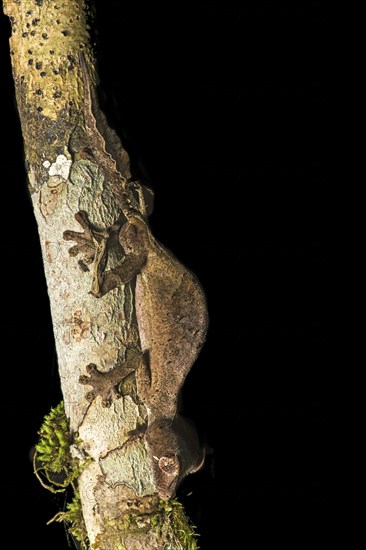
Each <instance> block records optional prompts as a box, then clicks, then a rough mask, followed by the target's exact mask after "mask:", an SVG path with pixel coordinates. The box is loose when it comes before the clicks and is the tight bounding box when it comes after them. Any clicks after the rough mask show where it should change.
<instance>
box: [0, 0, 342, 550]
mask: <svg viewBox="0 0 366 550" xmlns="http://www.w3.org/2000/svg"><path fill="white" fill-rule="evenodd" d="M97 8H98V28H99V35H98V51H99V54H100V58H99V59H100V75H101V80H102V86H103V90H104V92H105V94H106V97H107V98H108V103H107V111H108V115H109V118H110V120H111V121H112V122H113V124H114V125H115V127H116V128H118V129H120V128H121V127H123V128H125V129H126V131H127V133H128V135H129V138H130V143H131V147H132V150H135V151H137V152H138V153H139V155H140V157H141V159H142V161H143V163H144V166H145V168H146V170H147V172H148V173H149V176H150V179H151V185H152V186H153V188H154V190H155V199H156V200H155V211H154V214H153V216H152V218H151V224H152V228H153V231H154V233H155V235H156V236H157V237H158V238H159V240H161V241H162V242H163V243H164V244H165V245H166V246H167V247H169V248H170V249H171V250H173V251H174V253H175V254H176V255H177V257H178V258H179V259H180V260H182V261H183V262H184V263H185V264H186V265H187V266H189V267H190V268H191V269H192V271H194V273H196V274H197V275H198V277H199V279H200V280H201V282H202V285H203V287H204V288H205V290H206V293H207V298H208V305H209V312H210V319H211V324H210V329H209V334H208V339H207V343H206V345H205V347H204V349H203V351H202V352H201V354H200V356H199V359H198V361H197V363H196V365H195V367H194V368H193V370H192V372H191V373H190V375H189V377H188V379H187V382H186V384H185V387H184V403H185V410H186V414H187V415H189V416H191V417H192V418H193V419H194V420H195V421H196V424H197V426H198V429H199V431H200V433H201V434H202V436H203V437H205V439H206V441H207V444H208V446H209V448H210V449H211V453H210V454H209V455H208V457H207V462H206V466H205V468H204V469H203V471H201V472H200V473H198V474H195V475H194V476H191V477H189V478H188V479H187V480H186V481H185V482H184V484H182V486H181V488H180V490H179V495H178V496H179V497H180V499H181V501H182V502H184V504H185V505H186V509H187V512H188V513H189V515H190V517H191V519H192V520H193V522H194V523H195V524H196V525H197V528H198V532H199V533H200V535H201V537H200V545H201V548H202V550H210V549H212V548H237V547H238V546H240V547H243V548H248V549H255V548H266V547H267V545H269V544H271V546H272V545H276V546H278V547H281V548H298V547H299V546H300V545H301V544H303V543H304V544H306V545H307V546H308V547H309V546H310V545H311V546H312V545H313V542H314V541H315V540H316V541H317V542H318V543H320V544H321V543H323V542H324V544H326V543H328V545H329V543H330V541H331V540H333V538H334V540H338V541H339V540H340V538H341V534H342V533H341V521H340V517H339V514H340V512H339V495H340V492H341V482H340V480H339V470H340V464H339V458H337V456H339V445H340V444H339V441H340V439H341V437H342V433H343V431H344V429H345V428H344V425H343V418H342V413H341V409H342V407H341V402H342V400H344V399H345V391H346V390H345V389H344V388H343V386H342V381H341V378H340V373H339V370H338V368H337V367H336V365H337V364H338V362H339V361H342V356H343V350H342V347H341V339H340V338H339V334H338V333H337V330H338V329H337V326H338V321H337V315H338V310H337V307H338V306H337V300H336V299H335V295H336V293H337V288H338V285H339V281H338V280H337V275H336V274H337V273H339V271H340V270H339V268H340V266H339V247H340V240H341V237H340V229H339V223H338V219H337V210H338V206H339V205H338V204H337V200H338V199H337V198H336V195H335V192H334V188H335V182H336V178H337V173H336V159H337V156H338V154H339V151H337V143H336V141H337V136H336V134H337V127H336V120H337V116H336V113H337V110H338V108H339V100H338V98H337V95H336V93H335V91H334V83H335V75H336V63H337V56H338V52H337V47H338V46H337V32H338V31H337V25H336V21H337V17H336V14H335V13H334V11H332V10H331V9H329V8H328V7H326V6H325V4H324V3H322V2H313V1H306V2H305V1H299V0H293V1H285V0H282V1H280V0H272V1H271V2H268V1H262V0H258V1H241V2H240V1H239V0H238V1H237V2H224V1H219V0H218V1H216V2H209V1H207V2H203V1H202V0H200V1H199V2H195V3H194V5H193V6H187V5H186V4H185V3H181V4H174V7H171V8H169V9H168V8H166V7H162V6H156V5H154V6H153V3H151V5H150V7H149V8H147V7H146V6H143V5H142V4H141V3H140V2H139V1H134V2H132V1H131V2H129V1H127V2H121V1H119V0H118V1H117V0H115V1H114V0H109V1H108V2H105V1H104V2H103V1H102V0H99V1H98V2H97ZM9 32H10V30H9V25H8V21H7V19H6V18H5V17H4V16H3V15H1V16H0V55H1V61H0V87H1V139H2V140H4V141H3V142H2V148H1V167H2V168H1V179H2V188H3V189H2V201H3V216H4V218H3V219H4V220H6V215H7V211H9V210H10V208H11V209H12V210H11V213H10V217H9V221H3V229H2V261H1V263H2V269H1V274H2V277H3V282H2V288H3V298H2V321H1V323H2V325H3V326H2V327H1V345H2V349H3V365H2V370H3V376H2V384H3V391H2V399H1V403H2V406H3V412H2V413H1V422H2V439H3V446H2V448H3V450H2V455H3V459H5V460H6V465H5V466H4V465H3V468H2V491H1V493H2V498H3V499H4V504H5V505H6V509H7V510H8V512H9V517H11V518H13V517H17V518H19V519H20V521H22V522H23V521H25V522H26V523H27V527H26V528H25V527H24V533H23V535H24V541H28V542H29V543H32V544H33V545H35V547H37V548H39V549H42V550H43V549H48V548H55V549H56V548H57V549H58V548H60V549H66V548H67V541H66V537H65V535H64V532H63V528H62V527H61V526H58V525H56V524H53V525H51V526H49V527H46V525H45V524H46V521H47V520H48V519H49V518H51V517H52V516H53V515H54V514H55V513H56V512H57V511H59V510H60V509H61V508H62V506H63V500H62V497H60V498H55V497H54V496H52V495H51V494H48V493H47V492H46V491H44V490H43V489H42V488H41V487H40V485H39V484H38V482H37V481H36V479H35V477H34V475H33V473H32V466H31V462H30V458H29V457H30V453H31V448H32V445H33V444H34V443H35V438H36V432H37V429H38V428H39V426H40V424H41V422H42V418H43V416H44V414H45V413H47V412H48V411H49V409H50V407H51V406H54V405H55V404H57V403H58V402H59V400H60V399H61V394H60V389H59V379H58V374H57V364H56V357H55V351H54V344H53V335H52V328H51V318H50V312H49V305H48V297H47V291H46V284H45V279H44V275H43V267H42V261H41V254H40V247H39V243H38V235H37V228H36V223H35V220H34V217H33V212H32V207H31V203H30V200H29V198H28V195H27V188H26V174H25V170H24V164H23V156H22V140H21V132H20V127H19V121H18V117H17V113H16V107H15V99H14V90H13V83H12V77H11V68H10V59H9V50H8V35H9ZM4 173H5V174H4ZM10 220H11V221H10ZM4 289H5V293H4ZM7 296H9V297H10V299H11V303H10V304H8V303H6V299H7ZM5 352H6V353H5ZM4 373H5V378H4ZM14 415H15V419H17V421H18V424H16V423H15V421H14ZM23 518H24V520H23ZM17 536H19V535H17ZM20 536H22V535H20ZM238 536H239V537H240V539H241V542H240V543H238V542H235V540H236V538H237V537H238ZM225 539H226V543H225V544H224V543H223V541H224V540H225ZM17 547H20V546H19V544H18V545H17Z"/></svg>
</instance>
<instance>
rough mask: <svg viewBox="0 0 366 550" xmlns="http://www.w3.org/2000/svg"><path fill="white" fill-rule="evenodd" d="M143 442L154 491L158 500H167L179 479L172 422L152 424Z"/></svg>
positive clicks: (175, 440)
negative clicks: (152, 475)
mask: <svg viewBox="0 0 366 550" xmlns="http://www.w3.org/2000/svg"><path fill="white" fill-rule="evenodd" d="M145 441H146V443H147V447H148V450H149V455H150V458H151V461H152V470H153V474H154V481H155V485H156V490H157V491H158V493H159V496H160V498H162V499H163V500H169V499H170V498H172V497H173V496H174V495H175V491H176V488H177V485H178V482H179V481H180V479H181V477H182V476H181V463H180V448H179V442H178V438H177V435H176V433H175V431H174V429H173V428H172V422H171V421H170V420H167V419H161V420H156V421H155V422H153V423H152V424H151V425H150V426H149V428H148V430H147V432H146V434H145Z"/></svg>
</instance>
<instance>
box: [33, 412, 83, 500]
mask: <svg viewBox="0 0 366 550" xmlns="http://www.w3.org/2000/svg"><path fill="white" fill-rule="evenodd" d="M38 435H39V441H38V443H37V444H36V452H35V454H34V473H35V474H36V476H37V478H38V479H39V481H40V483H41V484H42V486H43V487H45V488H46V489H48V490H49V491H52V492H53V493H57V492H62V491H65V489H66V487H67V486H68V485H70V483H72V482H73V481H74V480H75V479H76V478H77V477H78V476H79V475H80V472H81V470H82V468H83V467H84V466H85V464H83V465H82V466H80V465H79V464H78V463H77V461H76V460H75V459H74V458H73V457H72V456H71V453H70V445H71V443H72V437H71V434H70V430H69V423H68V420H67V418H66V414H65V410H64V403H63V401H61V403H59V405H57V407H55V408H54V409H51V412H50V413H49V414H47V415H46V416H45V418H44V420H43V424H42V426H41V428H40V430H39V432H38Z"/></svg>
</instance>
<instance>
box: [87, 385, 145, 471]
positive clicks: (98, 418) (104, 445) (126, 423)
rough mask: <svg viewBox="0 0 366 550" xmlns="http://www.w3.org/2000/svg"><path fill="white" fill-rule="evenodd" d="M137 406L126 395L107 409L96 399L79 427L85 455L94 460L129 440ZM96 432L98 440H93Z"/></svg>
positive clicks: (98, 398)
mask: <svg viewBox="0 0 366 550" xmlns="http://www.w3.org/2000/svg"><path fill="white" fill-rule="evenodd" d="M138 415H139V409H138V405H136V403H134V401H133V399H132V398H131V397H130V396H128V395H126V396H124V397H121V398H120V399H116V400H115V401H113V404H112V406H111V407H109V408H104V407H102V406H101V403H100V397H97V398H96V399H95V400H94V401H93V403H92V404H91V405H90V406H89V409H88V412H87V413H86V415H85V417H84V420H83V422H82V424H81V426H80V427H79V436H80V438H81V440H82V441H83V447H84V449H85V450H86V452H87V454H88V455H89V456H90V457H91V458H93V459H94V460H97V461H98V460H99V458H100V456H103V455H106V454H107V453H108V452H110V451H111V450H113V449H115V448H116V447H120V446H121V445H123V443H125V441H127V440H128V439H129V436H128V435H127V434H128V432H130V431H133V430H135V429H136V418H137V417H138ZM96 430H97V432H98V439H96V438H95V433H96Z"/></svg>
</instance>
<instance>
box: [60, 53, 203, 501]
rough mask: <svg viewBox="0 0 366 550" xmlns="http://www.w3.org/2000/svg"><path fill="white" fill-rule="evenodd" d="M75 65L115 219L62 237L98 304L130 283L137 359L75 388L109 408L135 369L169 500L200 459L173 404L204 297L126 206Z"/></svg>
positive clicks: (85, 221)
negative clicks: (114, 255) (87, 271)
mask: <svg viewBox="0 0 366 550" xmlns="http://www.w3.org/2000/svg"><path fill="white" fill-rule="evenodd" d="M81 65H82V76H83V82H84V88H85V89H86V91H85V92H84V94H85V95H84V118H85V127H86V133H87V136H88V139H89V147H90V149H91V151H92V154H93V156H94V158H95V161H96V163H97V164H98V166H99V167H100V168H101V169H102V170H103V173H104V177H105V180H106V185H109V184H110V185H111V186H112V187H113V192H114V194H115V196H116V199H117V200H118V201H119V205H120V209H121V216H120V217H119V218H118V219H117V220H116V222H115V223H114V224H113V225H112V226H111V227H109V228H107V229H106V230H100V229H99V228H96V227H95V226H93V224H92V223H91V221H90V219H89V216H88V214H87V212H83V211H81V212H78V213H77V214H76V216H75V217H76V219H77V221H78V222H79V223H80V225H81V226H82V228H83V230H84V231H83V232H82V233H79V232H75V231H65V233H64V238H65V239H66V240H72V241H74V242H76V245H74V246H73V247H72V248H71V249H70V253H71V254H72V255H77V254H84V259H85V261H88V262H89V263H90V261H93V263H94V272H93V277H92V285H91V290H90V293H91V294H92V295H93V296H94V297H96V298H98V299H101V298H102V297H103V296H105V295H106V294H107V293H109V292H111V291H113V289H115V288H117V287H119V286H121V285H124V284H126V283H128V282H130V281H135V310H136V318H137V324H138V329H139V336H140V343H141V350H142V353H141V355H139V354H138V353H137V352H135V351H133V350H128V353H126V359H125V361H124V362H122V363H120V364H118V365H116V366H115V367H114V368H113V369H111V370H110V371H109V372H107V373H104V372H100V371H99V370H98V368H97V367H96V365H93V364H91V365H88V367H87V373H88V376H85V375H83V376H81V377H80V382H81V383H82V384H89V385H91V386H92V387H93V390H92V391H91V392H89V394H88V395H87V397H88V398H89V400H91V399H94V398H95V397H96V396H97V395H100V396H101V397H102V400H103V403H104V404H105V405H108V404H109V403H110V400H111V398H112V396H113V394H115V393H116V387H117V384H118V382H120V381H121V380H122V379H123V377H124V376H126V375H127V374H128V373H129V372H131V370H134V372H135V376H136V385H137V394H138V397H139V399H141V400H142V402H143V403H144V404H145V406H146V410H147V428H146V431H145V434H144V440H145V444H146V447H147V450H148V453H149V457H150V460H151V463H152V471H153V475H154V480H155V485H156V487H157V491H158V494H159V496H160V497H161V498H162V499H164V500H168V499H170V498H172V497H173V496H174V494H175V492H176V489H177V486H178V484H179V483H180V481H181V480H182V479H183V478H184V477H185V476H186V475H187V474H188V473H192V472H194V471H197V470H198V469H199V468H200V467H201V465H202V464H203V461H204V451H203V450H202V449H201V447H200V444H199V441H198V437H197V434H196V432H195V430H194V428H193V426H192V425H191V424H190V422H189V421H188V420H187V419H185V418H184V417H183V416H181V415H180V414H179V411H178V399H179V395H180V392H181V388H182V386H183V383H184V380H185V378H186V376H187V374H188V372H189V371H190V369H191V367H192V365H193V364H194V362H195V360H196V358H197V356H198V354H199V352H200V349H201V347H202V345H203V343H204V341H205V338H206V333H207V327H208V313H207V305H206V298H205V294H204V291H203V289H202V287H201V285H200V283H199V282H198V279H197V278H196V276H195V275H194V274H193V273H192V272H191V271H190V270H189V269H187V268H186V267H185V266H184V265H183V264H182V263H180V262H179V261H178V260H177V259H176V257H175V256H174V255H173V254H172V252H170V251H169V250H168V249H167V248H165V247H164V246H163V245H162V244H161V243H160V242H159V241H158V240H157V239H156V238H155V237H154V236H153V234H152V232H151V229H150V227H149V224H148V220H147V213H148V210H147V208H146V207H145V206H144V200H143V199H142V200H141V201H140V203H139V204H142V207H141V208H140V209H139V208H137V207H136V205H135V204H132V203H131V201H130V198H129V190H128V186H127V185H126V183H127V179H126V178H125V177H124V176H123V175H122V174H121V173H120V172H119V169H118V163H117V162H116V160H115V158H114V157H113V155H111V154H110V153H109V152H108V149H107V145H106V140H107V139H108V136H107V137H106V135H105V133H104V132H103V133H102V134H101V133H100V131H99V128H100V127H101V125H99V124H98V122H97V121H98V119H99V118H100V115H99V112H100V109H99V105H98V103H97V101H96V100H97V95H96V91H95V90H94V89H93V86H92V84H91V81H90V78H89V71H88V69H87V67H86V61H85V59H84V58H83V57H82V58H81ZM103 117H104V115H103ZM121 147H122V145H121ZM109 180H110V181H109ZM140 197H143V192H141V193H140ZM110 246H120V247H122V249H123V251H124V257H123V259H122V261H121V262H120V263H119V264H117V265H116V266H115V267H113V268H112V269H106V265H107V261H108V254H109V252H110Z"/></svg>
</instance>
